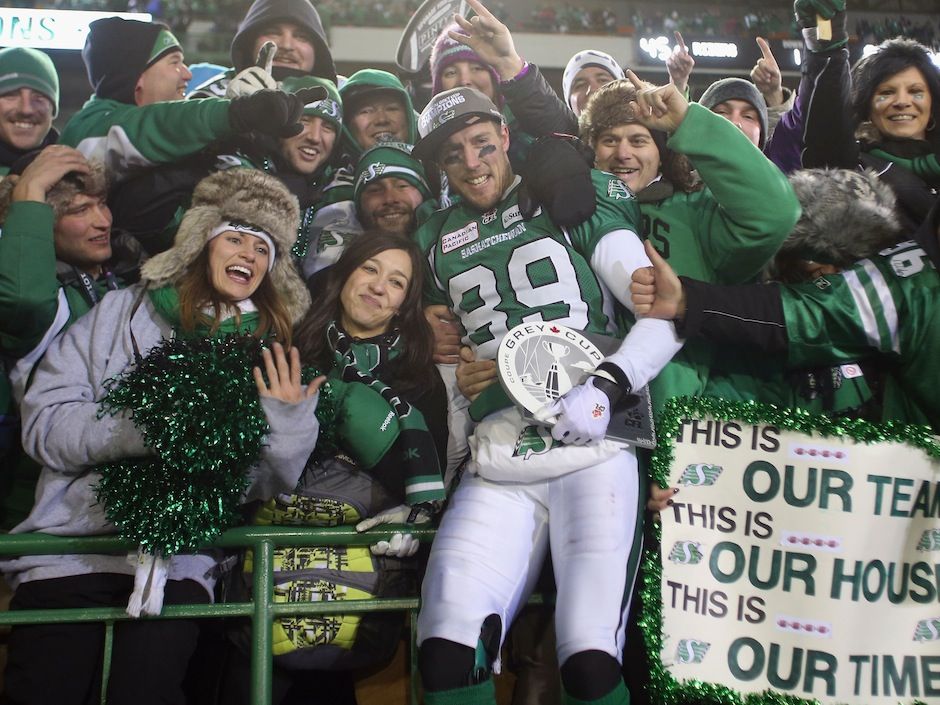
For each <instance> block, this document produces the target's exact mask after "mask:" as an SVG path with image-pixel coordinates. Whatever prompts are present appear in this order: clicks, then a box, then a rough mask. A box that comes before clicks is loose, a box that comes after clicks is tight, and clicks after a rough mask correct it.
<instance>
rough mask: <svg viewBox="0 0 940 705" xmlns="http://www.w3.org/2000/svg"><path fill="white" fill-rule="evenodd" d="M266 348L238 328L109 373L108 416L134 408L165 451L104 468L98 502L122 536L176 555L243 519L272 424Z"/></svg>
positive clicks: (155, 445) (149, 439)
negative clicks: (264, 382) (263, 384)
mask: <svg viewBox="0 0 940 705" xmlns="http://www.w3.org/2000/svg"><path fill="white" fill-rule="evenodd" d="M260 352H261V342H260V341H258V340H257V339H256V338H253V337H251V336H248V335H244V334H239V333H233V334H230V335H228V336H225V337H217V338H191V339H180V338H177V339H173V340H164V341H162V342H161V343H160V344H159V345H158V346H157V347H155V348H154V349H153V350H152V351H151V352H150V354H148V355H147V357H146V358H144V359H142V360H139V361H138V363H137V364H136V365H134V366H133V367H132V368H130V369H128V370H127V371H125V372H124V373H122V374H121V375H119V376H118V377H116V378H114V379H112V380H109V382H108V383H107V387H108V390H109V392H108V395H107V396H106V397H105V398H104V399H103V400H102V402H101V409H100V411H99V415H103V414H115V413H118V412H120V411H125V410H126V411H130V412H131V415H132V418H133V421H134V425H135V426H136V427H137V428H138V429H139V430H140V432H141V434H142V435H143V437H144V443H145V444H146V445H147V446H148V447H150V448H152V449H153V451H154V453H155V454H156V457H153V458H144V459H130V460H124V461H120V462H115V463H108V464H105V465H101V466H99V467H98V468H97V469H98V471H99V472H100V473H101V481H100V482H99V483H98V485H97V487H96V488H95V490H96V493H97V497H98V501H99V502H100V503H101V504H102V505H103V506H104V509H105V515H106V516H107V518H108V520H109V521H110V522H111V523H112V524H114V525H115V526H116V527H117V529H118V532H119V533H120V535H121V536H122V537H124V538H126V539H129V540H132V541H134V542H135V543H138V544H140V545H141V546H143V547H144V549H145V550H146V551H147V552H148V553H152V554H155V555H156V554H162V555H164V556H170V555H173V554H176V553H179V552H181V551H192V550H195V549H196V548H198V547H199V546H200V545H202V544H205V543H207V542H210V541H212V540H213V539H215V538H216V537H218V536H219V534H221V533H222V532H223V531H225V529H227V528H229V527H231V526H233V525H234V524H235V523H237V521H238V518H239V514H238V506H239V503H240V501H241V497H242V494H243V492H244V491H245V488H246V487H247V485H248V472H249V470H250V469H251V468H252V467H253V466H254V465H255V464H256V463H257V461H258V458H259V456H260V454H261V448H262V445H263V442H264V437H265V434H267V432H268V424H267V421H266V419H265V416H264V411H263V410H262V408H261V402H260V400H259V397H258V392H257V389H256V387H255V382H254V379H253V378H252V375H251V370H252V367H254V366H255V365H257V364H259V363H260ZM308 374H309V378H310V379H312V378H313V376H315V371H314V370H310V371H308ZM323 396H326V397H329V394H326V395H321V401H322V397H323ZM321 406H324V407H325V408H324V409H323V412H322V413H323V414H324V415H325V414H326V413H328V412H329V409H330V403H329V402H327V404H326V405H322V404H321ZM320 413H321V410H320V409H318V415H320ZM329 425H332V424H329Z"/></svg>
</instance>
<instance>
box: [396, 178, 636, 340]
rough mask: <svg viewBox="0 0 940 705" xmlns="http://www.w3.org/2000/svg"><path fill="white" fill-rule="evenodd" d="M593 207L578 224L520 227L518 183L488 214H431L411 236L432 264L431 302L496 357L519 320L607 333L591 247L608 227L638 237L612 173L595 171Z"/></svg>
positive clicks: (607, 299) (631, 207) (628, 198)
mask: <svg viewBox="0 0 940 705" xmlns="http://www.w3.org/2000/svg"><path fill="white" fill-rule="evenodd" d="M591 175H592V179H593V182H594V188H595V191H596V194H597V210H596V211H595V213H594V215H593V216H592V217H591V218H590V219H589V220H587V221H585V222H584V223H582V224H580V225H578V226H576V227H574V228H571V229H564V228H559V227H557V226H556V225H555V224H554V223H552V221H551V220H550V219H549V217H548V214H547V213H544V212H541V210H539V211H537V212H536V215H535V216H534V217H533V218H531V219H529V220H523V218H522V214H521V213H520V212H519V204H518V192H519V184H520V179H519V178H516V180H515V182H514V183H513V185H512V186H511V187H510V189H509V190H508V192H507V194H506V195H505V196H504V198H503V200H502V201H501V202H500V203H499V204H498V205H497V206H496V207H495V208H494V209H493V210H490V211H487V212H485V213H481V212H480V211H479V210H478V209H476V208H474V207H472V206H470V205H468V204H466V203H458V204H456V205H454V206H451V207H450V208H448V209H446V210H444V211H440V212H438V213H435V214H434V215H433V216H432V217H431V218H430V219H429V220H428V222H426V223H425V224H424V225H422V226H421V227H420V228H419V229H418V231H417V232H416V234H415V238H416V240H417V241H418V243H419V245H420V246H421V247H422V249H423V250H424V251H425V252H426V253H427V255H428V261H429V263H430V269H431V276H430V290H429V291H428V293H427V297H428V299H429V300H430V301H431V302H433V303H443V304H446V305H448V306H450V307H451V308H452V309H453V311H454V313H455V314H456V315H457V316H458V318H459V319H460V322H461V324H462V325H463V328H464V331H465V335H464V339H463V341H464V343H465V344H467V345H470V346H472V347H474V348H475V349H476V356H477V358H478V359H493V358H495V357H496V351H497V348H498V347H499V342H500V341H501V340H502V338H503V336H504V335H505V334H506V333H507V332H508V331H509V329H511V328H512V327H513V326H516V325H518V324H519V323H522V322H525V321H557V322H558V323H561V324H564V325H566V326H569V327H570V328H573V329H575V330H580V331H587V332H592V333H601V334H611V333H614V332H616V331H617V326H616V324H615V322H614V303H615V301H614V299H613V297H612V296H611V295H610V292H609V291H607V289H606V287H605V286H604V284H603V283H602V282H600V281H599V279H598V277H597V276H596V275H595V274H594V272H593V270H592V268H591V264H590V262H591V257H592V255H593V253H594V248H595V247H596V246H597V243H598V242H600V240H601V239H602V238H603V237H604V236H605V235H607V234H608V233H610V232H613V231H614V230H629V231H632V232H634V233H639V223H640V218H639V211H638V209H637V206H636V201H635V200H634V198H633V195H632V194H631V193H630V191H629V189H627V188H626V187H625V186H624V185H623V182H621V181H620V180H619V179H618V178H616V177H615V176H612V175H610V174H605V173H603V172H600V171H592V174H591Z"/></svg>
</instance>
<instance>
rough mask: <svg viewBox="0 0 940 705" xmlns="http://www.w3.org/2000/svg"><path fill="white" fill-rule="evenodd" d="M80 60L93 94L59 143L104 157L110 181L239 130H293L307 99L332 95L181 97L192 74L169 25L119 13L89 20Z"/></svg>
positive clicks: (289, 133) (284, 133) (272, 93)
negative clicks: (121, 15) (117, 15)
mask: <svg viewBox="0 0 940 705" xmlns="http://www.w3.org/2000/svg"><path fill="white" fill-rule="evenodd" d="M82 59H83V60H84V61H85V67H86V69H87V70H88V79H89V81H90V82H91V85H92V87H93V88H94V90H95V94H94V95H93V96H92V97H91V98H90V99H89V101H88V102H87V103H85V105H84V106H83V107H82V109H81V110H80V111H79V112H78V113H77V114H76V115H75V116H74V117H73V118H72V119H71V120H70V121H69V123H68V124H67V125H66V126H65V130H64V131H63V132H62V138H61V142H62V143H63V144H67V145H70V146H74V147H76V148H77V149H78V150H79V151H80V152H82V153H83V154H85V156H87V157H89V158H94V159H98V160H101V161H102V162H104V164H105V167H106V169H107V170H108V175H109V178H110V179H111V181H112V183H117V182H120V181H122V180H123V179H124V178H126V176H127V175H128V174H129V172H131V171H133V170H135V169H140V168H143V167H148V166H152V165H154V164H166V163H168V162H174V161H177V160H179V159H181V158H183V157H186V156H188V155H191V154H194V153H195V152H198V151H199V150H201V149H202V148H203V147H205V146H206V145H208V144H209V143H211V142H213V141H214V140H216V139H219V138H224V137H228V136H230V135H233V134H238V133H243V132H249V131H251V130H257V131H259V132H264V133H267V134H273V135H276V136H278V137H290V136H292V135H295V134H297V133H298V132H300V131H301V127H300V124H299V122H298V121H299V118H300V115H301V113H302V111H303V106H304V103H305V102H309V101H310V100H315V99H318V98H322V97H324V96H325V93H326V92H325V91H324V90H322V89H307V90H306V91H305V92H303V95H300V94H297V95H291V94H287V93H282V92H279V91H272V90H262V91H258V92H257V93H255V94H253V95H250V96H243V97H240V98H236V99H234V100H231V101H229V100H222V99H217V98H213V99H210V100H202V101H182V100H179V99H180V98H182V97H183V89H184V87H185V84H186V82H187V81H188V80H189V79H190V77H191V76H192V74H191V73H190V72H189V69H188V68H187V67H186V64H185V63H184V62H183V51H182V48H181V47H180V43H179V41H178V40H177V39H176V37H174V36H173V34H171V33H170V31H169V30H168V29H167V28H166V27H164V26H163V25H160V24H156V23H152V22H138V21H136V20H125V19H122V18H119V17H106V18H104V19H100V20H96V21H94V22H92V23H91V25H90V29H89V33H88V38H87V39H86V41H85V47H84V49H82Z"/></svg>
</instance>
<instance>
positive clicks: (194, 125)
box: [59, 96, 234, 183]
mask: <svg viewBox="0 0 940 705" xmlns="http://www.w3.org/2000/svg"><path fill="white" fill-rule="evenodd" d="M230 104H231V101H228V100H224V99H222V98H203V99H201V100H174V101H166V102H160V103H153V104H151V105H144V106H136V105H128V104H127V103H121V102H119V101H116V100H111V99H107V98H98V97H96V96H92V97H91V98H90V99H89V100H88V102H87V103H85V105H84V106H82V109H81V110H79V111H78V112H77V113H76V114H75V115H74V116H73V117H72V119H71V120H69V122H68V124H67V125H66V126H65V129H64V130H63V131H62V136H61V137H60V139H59V143H60V144H66V145H69V146H70V147H75V148H77V149H78V150H79V151H80V152H81V153H82V154H84V155H85V156H86V157H87V158H89V159H97V160H99V161H101V162H103V163H104V165H105V168H106V169H107V171H108V175H109V177H110V179H111V181H112V183H118V182H120V181H123V180H124V179H125V178H126V177H127V175H128V174H129V173H130V172H132V171H133V170H135V169H141V168H144V167H148V166H153V165H155V164H167V163H170V162H175V161H178V160H180V159H182V158H184V157H188V156H190V155H192V154H195V153H196V152H198V151H199V150H201V149H203V148H204V147H206V146H207V145H208V144H210V143H211V142H213V141H215V140H217V139H221V138H224V137H228V136H229V135H232V134H234V133H233V131H232V127H231V125H230V124H229V117H228V110H229V105H230Z"/></svg>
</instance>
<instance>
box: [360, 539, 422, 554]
mask: <svg viewBox="0 0 940 705" xmlns="http://www.w3.org/2000/svg"><path fill="white" fill-rule="evenodd" d="M420 546H421V542H420V541H419V540H418V539H416V538H415V537H414V536H412V535H411V534H394V535H393V536H392V538H391V539H389V540H388V541H379V542H378V543H374V544H372V545H371V546H369V550H370V551H372V555H373V556H388V557H389V558H410V557H411V556H413V555H414V554H416V553H417V552H418V548H419V547H420Z"/></svg>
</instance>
